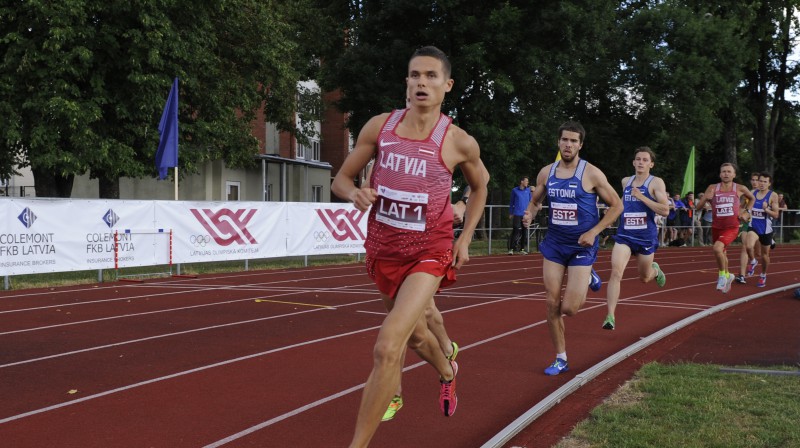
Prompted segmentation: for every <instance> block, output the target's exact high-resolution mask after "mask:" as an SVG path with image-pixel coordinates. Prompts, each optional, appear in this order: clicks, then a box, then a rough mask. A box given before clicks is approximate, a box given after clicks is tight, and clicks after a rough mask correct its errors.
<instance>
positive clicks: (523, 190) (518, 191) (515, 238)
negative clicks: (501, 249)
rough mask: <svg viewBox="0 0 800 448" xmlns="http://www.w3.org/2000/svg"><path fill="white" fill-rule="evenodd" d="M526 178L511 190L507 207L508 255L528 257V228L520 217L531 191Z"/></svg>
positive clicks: (523, 213)
mask: <svg viewBox="0 0 800 448" xmlns="http://www.w3.org/2000/svg"><path fill="white" fill-rule="evenodd" d="M528 183H529V179H528V177H527V176H525V177H523V178H521V179H520V180H519V185H518V186H516V187H514V188H512V189H511V201H510V202H509V205H508V217H509V218H510V219H511V235H509V237H508V254H509V255H514V251H517V252H519V253H520V254H522V255H528V250H527V249H528V230H527V229H528V226H527V225H523V224H522V217H523V216H525V210H527V209H528V204H530V202H531V190H530V189H529V188H528Z"/></svg>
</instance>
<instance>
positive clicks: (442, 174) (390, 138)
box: [331, 47, 487, 447]
mask: <svg viewBox="0 0 800 448" xmlns="http://www.w3.org/2000/svg"><path fill="white" fill-rule="evenodd" d="M450 74H451V67H450V62H449V61H448V59H447V56H446V55H445V54H444V53H443V52H442V51H441V50H439V49H437V48H435V47H423V48H420V49H419V50H417V51H416V52H415V53H414V55H412V57H411V60H410V61H409V64H408V76H407V78H406V83H407V87H408V89H409V93H410V98H411V107H410V108H409V109H407V110H396V111H393V112H391V113H387V114H381V115H378V116H375V117H373V118H372V119H370V120H369V121H368V122H367V124H366V125H365V126H364V128H363V129H362V130H361V132H360V133H359V136H358V140H357V142H356V146H355V148H354V149H353V151H352V152H351V153H350V155H349V156H348V157H347V159H346V160H345V162H344V164H343V165H342V168H341V169H340V170H339V172H338V173H337V175H336V177H335V179H334V181H333V184H332V186H331V189H332V190H333V192H334V193H335V194H336V195H337V196H339V197H341V198H344V199H348V200H350V201H352V202H353V203H354V205H355V206H356V208H358V209H359V210H362V211H366V210H367V209H368V208H370V206H372V209H371V211H370V215H369V221H368V232H367V242H366V243H365V247H366V249H367V273H368V274H369V275H370V277H371V278H372V279H373V280H374V281H375V283H376V284H377V286H378V289H379V291H380V293H381V295H382V298H385V299H394V306H393V307H392V310H391V311H390V312H389V314H388V315H387V316H386V319H385V320H384V321H383V324H382V325H381V329H380V331H379V333H378V338H377V341H376V343H375V349H374V351H373V358H374V362H373V368H372V372H371V373H370V375H369V378H368V379H367V382H366V385H365V386H364V393H363V395H362V398H361V405H360V407H359V410H358V419H357V420H356V428H355V433H354V435H353V440H352V441H351V444H350V446H351V447H364V446H367V445H368V444H369V441H370V440H371V439H372V436H373V435H374V434H375V431H376V430H377V427H378V424H379V423H380V421H381V417H382V416H383V414H384V412H385V410H386V407H387V405H388V404H389V402H390V401H391V399H392V395H393V394H394V392H395V391H396V389H397V386H398V384H399V382H400V375H401V369H402V365H401V362H400V360H401V358H402V353H403V351H404V350H405V347H406V345H408V346H409V347H411V348H412V349H414V351H415V352H416V353H417V354H418V355H419V356H420V357H421V358H422V359H424V360H426V361H427V362H428V363H430V364H431V365H432V366H433V367H434V368H435V369H436V371H437V372H438V373H439V377H440V394H439V405H440V409H441V410H442V412H443V413H444V415H445V416H450V415H452V414H453V412H455V410H456V405H457V403H458V402H457V397H456V394H455V383H456V382H455V379H456V375H457V373H458V364H456V363H455V361H448V360H447V358H445V355H444V353H443V352H442V350H441V349H440V348H439V345H438V343H437V341H436V338H435V337H434V335H433V334H432V333H431V332H430V330H429V329H428V326H427V323H426V321H425V310H426V308H428V307H429V306H430V304H431V301H432V299H433V295H434V293H435V292H436V291H437V289H438V288H439V287H440V286H446V285H447V284H450V283H452V282H453V281H454V280H455V272H454V271H453V269H454V268H455V269H458V268H460V267H461V266H462V265H463V264H464V263H466V262H467V261H468V260H469V252H468V248H469V243H470V241H471V240H472V235H473V233H474V232H475V228H476V226H477V224H478V221H479V219H480V217H481V214H482V212H483V208H484V206H485V204H486V193H487V189H486V180H487V179H486V178H485V177H484V173H483V171H482V170H481V166H482V164H481V162H480V148H479V147H478V143H477V142H476V141H475V139H474V138H472V137H471V136H470V135H469V134H467V133H466V132H464V131H463V130H462V129H460V128H458V127H457V126H454V125H451V124H450V119H449V118H448V117H447V116H445V115H443V114H442V113H441V106H442V101H443V100H444V96H445V94H446V93H447V92H449V91H450V90H451V89H452V86H453V79H452V78H451V77H450ZM373 158H375V159H376V165H375V168H374V170H373V174H372V179H371V182H370V184H371V188H358V187H356V186H355V184H354V182H353V179H354V178H355V177H356V176H357V175H358V173H359V172H361V170H363V169H364V167H365V166H366V165H367V163H368V162H369V161H370V159H373ZM456 166H458V167H460V168H461V171H462V173H463V174H464V178H465V179H466V181H467V183H469V185H470V189H471V194H470V200H469V202H468V203H467V211H466V221H465V223H464V229H463V231H462V232H461V235H460V236H459V237H458V239H457V240H456V241H455V243H453V240H452V238H453V228H452V227H453V211H452V208H451V205H450V186H451V183H452V173H453V170H454V169H455V168H456ZM443 279H444V281H443Z"/></svg>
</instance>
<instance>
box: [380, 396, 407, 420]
mask: <svg viewBox="0 0 800 448" xmlns="http://www.w3.org/2000/svg"><path fill="white" fill-rule="evenodd" d="M402 407H403V397H401V396H400V395H395V396H394V398H392V401H391V402H390V403H389V408H388V409H386V412H385V413H384V414H383V418H382V419H381V421H383V422H388V421H389V420H391V419H393V418H394V416H395V414H397V411H399V410H400V409H401V408H402Z"/></svg>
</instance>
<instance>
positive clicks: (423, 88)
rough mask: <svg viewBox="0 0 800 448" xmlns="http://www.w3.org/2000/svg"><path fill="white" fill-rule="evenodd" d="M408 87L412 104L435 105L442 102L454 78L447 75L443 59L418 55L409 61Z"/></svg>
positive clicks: (451, 86)
mask: <svg viewBox="0 0 800 448" xmlns="http://www.w3.org/2000/svg"><path fill="white" fill-rule="evenodd" d="M406 87H407V92H408V96H409V98H410V100H411V104H412V105H418V106H422V107H426V106H427V107H433V106H439V105H441V104H442V101H444V94H445V93H447V92H449V91H450V89H452V88H453V80H452V79H451V78H449V77H447V76H446V75H445V73H444V70H443V68H442V61H440V60H438V59H436V58H433V57H430V56H417V57H415V58H413V59H411V61H409V63H408V77H407V78H406Z"/></svg>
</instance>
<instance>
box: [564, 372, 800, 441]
mask: <svg viewBox="0 0 800 448" xmlns="http://www.w3.org/2000/svg"><path fill="white" fill-rule="evenodd" d="M719 368H720V366H715V365H707V364H703V365H699V364H671V365H665V364H658V363H652V364H648V365H645V366H644V367H643V368H642V369H641V370H640V371H639V372H638V373H637V374H636V376H635V377H634V378H633V379H632V380H631V381H630V382H628V383H626V384H625V385H624V386H622V387H621V388H620V390H619V391H618V392H616V393H615V394H614V395H613V396H612V397H610V398H609V399H608V400H606V402H605V403H604V404H603V405H601V406H599V407H597V408H596V409H594V410H593V411H592V413H591V417H590V418H589V419H587V420H585V421H583V422H581V423H580V424H579V425H578V426H576V427H575V429H574V430H573V432H572V434H571V435H570V436H569V437H567V438H566V439H564V440H563V441H561V442H560V443H559V444H558V445H557V447H558V448H571V447H636V448H648V447H653V448H656V447H658V448H662V447H687V448H691V447H720V448H723V447H724V448H737V447H742V448H744V447H748V448H751V447H781V448H789V447H800V424H799V423H798V422H800V376H777V375H764V374H741V373H722V372H720V371H719ZM749 368H753V367H752V366H750V367H749ZM759 369H763V368H759ZM769 369H771V370H795V371H796V370H797V369H796V368H795V369H789V368H787V367H773V368H769Z"/></svg>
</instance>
